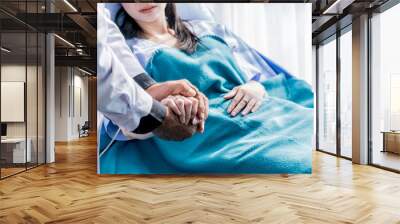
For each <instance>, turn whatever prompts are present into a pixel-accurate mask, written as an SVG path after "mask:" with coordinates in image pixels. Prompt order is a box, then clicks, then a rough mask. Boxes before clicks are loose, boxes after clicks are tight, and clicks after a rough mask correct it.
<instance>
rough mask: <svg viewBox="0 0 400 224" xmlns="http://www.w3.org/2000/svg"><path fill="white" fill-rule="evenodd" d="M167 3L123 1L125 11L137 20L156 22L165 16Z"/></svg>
mask: <svg viewBox="0 0 400 224" xmlns="http://www.w3.org/2000/svg"><path fill="white" fill-rule="evenodd" d="M166 5H167V3H122V7H124V9H125V11H126V12H127V13H128V14H129V15H130V16H131V17H132V18H133V19H134V20H136V21H137V22H154V21H156V20H157V19H159V18H164V17H165V6H166Z"/></svg>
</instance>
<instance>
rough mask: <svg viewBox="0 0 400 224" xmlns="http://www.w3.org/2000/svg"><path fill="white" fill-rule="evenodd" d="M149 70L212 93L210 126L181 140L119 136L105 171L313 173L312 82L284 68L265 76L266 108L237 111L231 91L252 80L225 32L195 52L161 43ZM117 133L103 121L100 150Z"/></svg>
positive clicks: (102, 163)
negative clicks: (233, 112) (109, 131)
mask: <svg viewBox="0 0 400 224" xmlns="http://www.w3.org/2000/svg"><path fill="white" fill-rule="evenodd" d="M146 71H147V72H148V74H150V75H151V76H152V77H153V78H154V79H155V80H156V81H158V82H163V81H168V80H177V79H187V80H189V81H190V82H191V83H193V84H194V85H195V86H197V88H199V90H200V91H202V92H203V93H204V94H205V95H206V96H207V97H208V98H209V117H208V119H207V121H206V124H205V132H204V133H203V134H200V133H197V134H195V135H194V136H193V137H191V138H189V139H186V140H184V141H181V142H174V141H166V140H163V139H160V138H157V137H152V138H150V139H146V140H130V141H116V142H114V143H113V144H112V146H111V148H110V150H108V151H107V152H106V153H105V154H104V155H103V156H102V157H101V158H100V165H99V167H100V173H102V174H110V173H113V174H186V173H203V174H211V173H220V174H222V173H224V174H229V173H311V160H312V159H311V157H312V155H311V151H312V144H311V143H312V133H313V92H312V90H311V88H310V86H309V85H308V84H307V83H306V82H304V81H302V80H299V79H297V78H295V77H293V76H289V75H287V74H284V73H280V74H278V75H276V76H274V77H271V78H269V79H268V80H266V81H263V82H261V83H262V85H263V86H264V87H265V89H266V91H267V92H268V97H266V98H265V99H264V100H263V103H262V106H261V108H260V109H259V110H258V111H256V112H255V113H251V114H249V115H247V116H241V115H238V116H236V117H231V116H230V115H229V114H228V113H227V108H228V106H229V104H230V101H229V100H225V99H224V98H223V96H224V95H225V94H226V93H227V92H229V91H230V90H231V89H232V88H234V87H235V86H238V85H242V84H244V83H245V82H246V81H247V80H245V77H244V75H243V73H242V72H241V70H240V69H239V66H238V65H237V62H236V61H235V59H234V57H233V55H232V50H231V49H230V48H229V47H228V46H227V45H226V43H225V42H224V41H223V40H222V39H220V38H219V37H217V36H204V37H202V38H200V44H199V45H198V47H197V49H196V51H195V52H193V53H191V54H188V53H186V52H184V51H181V50H178V49H175V48H162V49H159V50H157V51H156V52H155V53H154V55H153V56H152V58H151V59H150V60H149V62H148V64H147V66H146ZM110 140H111V139H110V136H108V135H107V133H106V132H105V131H104V128H103V129H102V131H101V132H100V141H99V144H100V147H99V148H100V152H101V151H102V150H103V149H104V148H105V147H106V146H107V145H108V144H109V142H110Z"/></svg>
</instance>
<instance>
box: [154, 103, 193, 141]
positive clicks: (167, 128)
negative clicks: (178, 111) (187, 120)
mask: <svg viewBox="0 0 400 224" xmlns="http://www.w3.org/2000/svg"><path fill="white" fill-rule="evenodd" d="M196 129H197V126H196V125H191V124H182V123H181V122H180V120H179V117H178V116H176V115H175V113H174V112H172V110H171V109H170V108H169V107H167V113H166V115H165V118H164V120H163V122H162V124H161V125H160V126H159V127H158V128H156V129H155V130H153V134H155V135H156V136H158V137H160V138H162V139H165V140H173V141H182V140H184V139H186V138H189V137H192V135H193V134H194V133H196Z"/></svg>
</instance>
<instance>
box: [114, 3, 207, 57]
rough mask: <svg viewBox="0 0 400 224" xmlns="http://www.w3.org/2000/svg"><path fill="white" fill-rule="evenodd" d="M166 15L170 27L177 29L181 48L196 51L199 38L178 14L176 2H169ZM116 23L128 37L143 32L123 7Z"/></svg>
mask: <svg viewBox="0 0 400 224" xmlns="http://www.w3.org/2000/svg"><path fill="white" fill-rule="evenodd" d="M165 16H166V17H167V23H168V27H169V28H170V29H173V30H174V31H175V37H176V38H177V39H178V47H179V49H182V50H184V51H186V52H188V53H192V52H193V51H195V50H196V47H197V43H198V41H199V40H198V38H197V36H196V35H194V34H193V32H192V31H190V30H189V29H188V28H187V26H186V25H185V24H184V23H183V21H182V20H181V19H180V18H179V16H177V14H176V7H175V3H167V5H166V7H165ZM116 23H117V25H118V27H119V29H120V30H121V32H122V33H123V34H124V36H125V38H126V39H129V38H133V37H138V36H139V35H140V34H141V32H143V30H142V28H141V27H140V26H139V24H137V22H136V21H135V20H134V19H133V18H132V17H131V16H129V14H128V13H127V12H126V11H125V9H124V8H123V7H121V9H120V10H119V11H118V13H117V16H116Z"/></svg>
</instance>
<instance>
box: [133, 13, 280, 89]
mask: <svg viewBox="0 0 400 224" xmlns="http://www.w3.org/2000/svg"><path fill="white" fill-rule="evenodd" d="M185 24H186V25H187V27H188V28H189V29H190V30H191V31H192V32H193V33H194V34H195V35H196V36H197V37H202V36H205V35H216V36H219V37H220V38H222V39H223V40H224V41H225V42H226V43H227V44H228V45H229V46H230V48H231V49H232V53H233V56H234V57H235V59H236V60H237V62H238V65H239V66H240V69H241V70H242V72H243V73H244V74H245V76H246V77H247V78H248V80H252V79H254V80H259V81H262V80H265V79H266V78H267V77H269V76H273V75H275V74H276V73H275V72H274V71H273V70H272V69H271V68H270V66H269V65H268V64H267V63H266V62H265V60H264V59H263V58H261V56H260V55H259V53H258V52H257V51H256V50H255V49H253V48H251V47H250V46H248V45H247V44H246V43H245V42H244V41H243V40H241V39H240V38H239V37H237V36H236V35H235V34H233V33H232V32H230V31H229V30H228V29H226V28H225V26H223V25H220V24H217V23H214V22H210V21H203V20H197V21H186V22H185ZM127 43H128V46H129V47H130V48H131V49H132V52H133V54H134V55H135V56H136V57H137V58H138V60H139V62H140V63H141V65H142V66H143V67H145V66H146V64H147V62H148V60H149V59H150V58H151V57H152V55H153V53H154V52H155V51H156V50H158V49H161V48H165V47H170V46H167V45H164V44H159V43H156V42H153V41H150V40H146V39H142V38H131V39H128V40H127Z"/></svg>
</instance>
